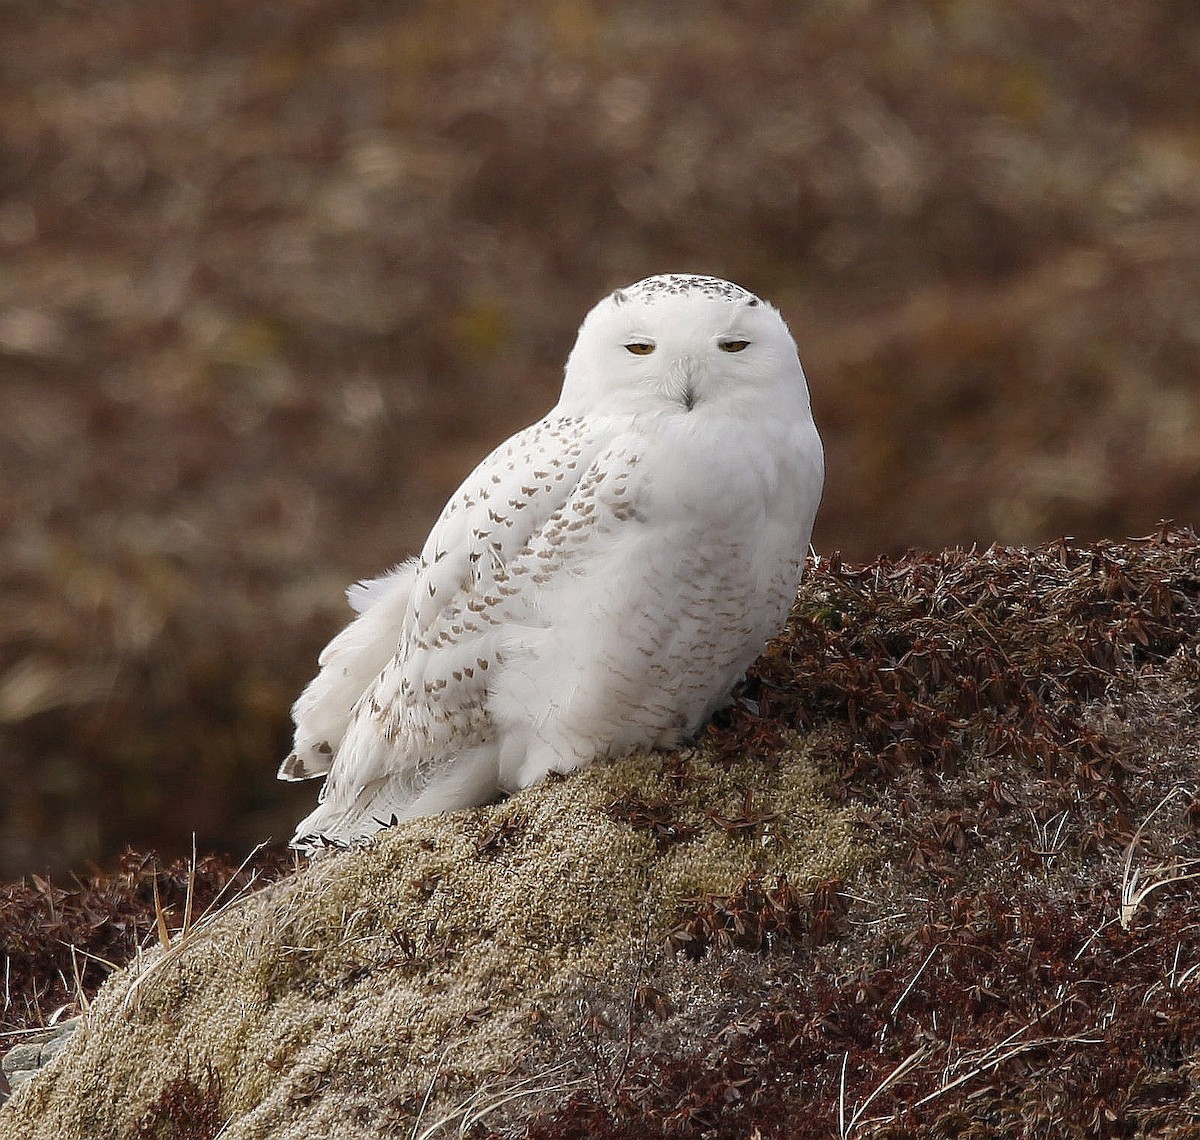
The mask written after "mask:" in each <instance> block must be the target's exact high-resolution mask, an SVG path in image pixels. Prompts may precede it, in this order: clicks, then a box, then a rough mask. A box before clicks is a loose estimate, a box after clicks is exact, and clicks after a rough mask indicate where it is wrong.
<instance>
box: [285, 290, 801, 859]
mask: <svg viewBox="0 0 1200 1140" xmlns="http://www.w3.org/2000/svg"><path fill="white" fill-rule="evenodd" d="M823 482H824V461H823V454H822V449H821V440H820V437H819V436H818V435H817V429H816V426H815V425H814V423H813V418H812V411H811V409H810V407H809V396H808V387H807V385H806V383H805V379H804V373H803V371H802V369H801V367H800V360H799V358H798V356H797V354H796V345H795V342H794V341H793V340H792V337H791V335H790V333H789V332H788V329H787V326H786V325H785V324H784V322H783V319H782V318H781V317H780V315H779V313H778V312H777V311H776V310H775V309H774V308H773V307H772V306H771V305H769V304H766V303H764V302H762V301H760V300H759V298H757V297H755V296H754V295H753V294H752V293H748V292H747V291H746V290H745V289H742V288H740V287H739V286H737V285H733V284H730V283H729V282H727V281H722V280H719V279H717V278H714V277H696V276H687V275H675V274H670V275H663V276H658V277H649V278H647V279H646V280H644V281H639V282H638V283H637V284H635V285H631V286H629V287H628V288H625V289H619V290H617V291H616V292H615V293H612V294H611V295H609V296H608V297H605V298H604V300H602V301H601V302H600V303H599V304H598V305H597V306H596V307H595V308H594V309H593V310H592V311H591V312H590V313H589V314H588V315H587V317H586V319H585V320H584V322H583V325H582V327H581V328H580V330H579V336H578V339H577V340H576V342H575V347H574V348H573V349H572V350H571V354H570V356H569V358H568V360H567V365H566V373H565V377H564V380H563V389H562V397H561V398H560V399H559V402H558V404H557V405H556V406H555V407H554V409H553V410H552V411H551V412H550V414H549V415H547V416H546V418H545V419H543V420H541V421H539V422H538V423H536V424H534V425H533V426H532V427H529V428H526V429H525V430H524V431H522V432H519V433H518V434H516V435H515V436H513V437H512V439H510V440H509V441H508V442H507V443H504V444H501V446H500V447H499V448H497V449H496V450H495V451H493V452H492V454H491V455H489V456H488V457H487V458H486V459H485V460H484V461H483V462H482V463H481V464H480V465H479V466H478V467H477V468H476V469H475V471H474V472H473V473H472V474H471V475H470V476H469V477H468V478H467V480H466V482H465V483H463V485H462V486H461V487H460V488H459V489H458V491H457V492H456V493H455V494H454V497H453V498H452V499H451V500H450V502H449V503H448V504H447V505H446V508H445V510H443V511H442V514H441V517H440V518H439V519H438V520H437V522H436V523H435V524H434V527H433V531H432V532H431V534H430V535H429V538H428V540H427V541H426V543H425V548H424V550H422V551H421V556H420V557H419V558H416V559H411V560H410V561H408V562H406V563H404V564H403V565H402V566H399V567H397V568H396V569H395V570H393V571H392V572H391V573H389V574H386V575H384V576H383V577H381V578H375V579H372V580H370V581H366V582H362V583H360V584H359V585H356V586H352V587H351V588H350V590H349V591H348V596H349V599H350V604H351V606H352V607H353V608H354V609H355V610H356V611H357V613H358V616H357V617H356V618H355V619H354V621H352V622H351V623H350V625H349V626H347V627H346V629H344V630H343V631H342V632H341V633H340V634H338V635H337V637H335V638H334V639H333V641H331V642H330V643H329V645H328V646H327V647H326V649H325V650H324V652H323V653H322V654H321V656H320V672H319V673H318V674H317V676H316V678H315V679H314V680H313V681H312V682H311V684H309V686H308V688H307V689H305V690H304V693H303V694H302V695H301V696H300V698H299V700H297V701H296V704H295V707H294V709H293V710H292V711H293V716H294V719H295V722H296V738H295V751H294V752H293V753H292V755H290V756H289V757H288V758H287V759H286V760H285V761H284V762H283V765H282V767H281V768H280V771H279V776H280V778H281V779H284V780H305V779H309V778H311V777H315V776H325V777H326V780H325V785H324V787H323V788H322V790H321V796H320V803H319V805H318V807H317V809H316V810H315V811H314V812H313V813H312V814H311V815H309V816H308V817H307V818H306V819H304V820H302V821H301V822H300V824H299V826H298V828H297V830H296V838H295V839H294V840H293V842H294V843H295V844H296V845H297V846H300V847H312V846H313V845H314V844H319V843H321V842H322V841H325V842H331V843H346V842H349V841H351V840H354V839H357V838H361V837H364V836H367V835H370V834H372V833H374V832H376V831H378V830H379V829H380V828H381V827H384V826H386V825H388V824H389V823H391V822H394V821H395V820H400V819H406V818H411V817H414V816H420V815H431V814H434V813H436V812H443V811H450V810H454V809H457V808H464V807H470V806H473V805H477V804H481V803H485V802H486V801H488V800H490V799H492V798H493V797H495V796H496V795H497V793H498V792H512V791H515V790H516V789H518V788H523V787H526V786H528V785H530V784H533V783H536V782H537V781H539V780H541V779H543V778H544V777H545V776H546V775H547V774H548V773H550V772H562V773H566V772H570V771H573V770H575V769H578V768H580V767H582V766H583V765H585V764H588V763H590V762H591V761H592V760H594V759H596V758H597V757H602V756H616V755H620V754H622V753H625V752H629V751H631V750H632V749H634V748H638V747H643V746H645V747H662V748H665V747H670V746H672V745H675V744H677V743H679V741H680V740H682V739H683V738H685V737H687V736H688V735H690V734H691V733H693V732H695V731H696V729H698V728H699V727H700V725H701V724H702V723H703V722H704V720H705V719H706V718H707V717H708V716H709V715H710V714H711V713H712V712H713V710H714V709H716V708H718V707H719V706H720V705H721V704H722V703H723V702H724V701H725V700H726V699H727V698H728V696H729V693H730V690H731V689H732V688H733V686H734V684H735V683H736V682H737V681H738V679H739V678H740V677H741V676H742V674H743V673H744V672H745V670H746V668H747V666H749V665H750V663H751V662H752V661H753V660H754V659H755V657H757V656H758V654H759V653H760V652H761V650H762V648H763V645H764V643H765V642H766V641H767V639H768V638H770V637H772V636H774V634H776V633H777V632H778V631H779V629H780V628H781V626H782V625H783V622H784V619H785V618H786V616H787V612H788V608H789V607H790V605H791V603H792V600H793V599H794V597H795V594H796V588H797V585H798V584H799V581H800V573H801V568H802V565H803V561H804V557H805V554H806V552H807V549H808V542H809V536H810V534H811V531H812V525H813V518H814V516H815V514H816V510H817V504H818V502H819V500H820V497H821V488H822V484H823Z"/></svg>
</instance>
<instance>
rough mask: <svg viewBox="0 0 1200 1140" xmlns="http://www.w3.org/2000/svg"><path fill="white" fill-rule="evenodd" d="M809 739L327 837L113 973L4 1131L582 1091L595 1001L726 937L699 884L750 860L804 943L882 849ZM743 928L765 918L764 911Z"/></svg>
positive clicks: (762, 891)
mask: <svg viewBox="0 0 1200 1140" xmlns="http://www.w3.org/2000/svg"><path fill="white" fill-rule="evenodd" d="M793 743H794V747H792V748H791V749H790V750H789V751H787V752H786V754H784V755H776V756H774V757H772V760H771V763H770V764H769V765H767V764H762V763H760V762H757V761H756V760H754V759H753V758H743V759H742V760H740V761H737V762H723V761H721V760H720V758H718V757H717V756H715V755H713V754H712V753H711V752H706V751H704V750H703V749H697V750H694V751H691V752H685V753H677V754H671V755H663V754H653V755H649V756H634V757H631V758H627V759H625V760H623V761H620V762H618V763H615V764H604V765H599V766H597V767H595V768H593V769H591V770H589V771H587V772H584V773H582V774H580V775H578V776H574V777H572V778H570V779H568V780H563V781H553V782H551V783H549V784H546V785H544V786H542V787H539V788H534V789H530V790H528V791H526V792H524V793H522V794H520V795H518V796H515V797H513V798H512V799H510V800H508V801H507V802H505V803H503V804H501V805H498V806H495V807H491V808H485V809H481V810H479V811H475V812H470V813H461V814H458V815H454V816H449V817H439V818H433V819H423V820H416V821H412V822H410V823H406V824H403V825H401V826H399V827H396V828H393V829H391V830H389V831H387V832H385V833H383V834H382V835H381V836H380V838H379V839H378V840H377V841H375V842H371V843H369V844H365V845H362V846H358V847H354V848H351V849H349V850H346V851H335V852H330V853H329V854H328V855H325V856H323V857H321V858H319V859H317V860H316V861H315V862H314V863H313V864H312V865H311V866H309V867H308V868H306V869H305V870H303V871H301V872H300V873H298V874H296V875H295V876H293V877H292V878H289V879H286V880H283V881H280V882H278V883H275V884H273V885H272V886H270V887H268V888H266V889H264V890H262V891H260V892H258V893H257V894H254V895H251V896H249V897H247V898H244V899H243V900H241V901H240V902H239V903H237V904H236V905H234V906H233V907H231V908H230V909H229V910H227V911H226V912H225V913H224V914H222V915H220V916H219V917H218V918H216V919H215V920H213V921H211V922H209V923H206V924H205V925H203V926H202V927H201V928H198V929H196V930H194V931H193V932H191V933H190V934H189V935H188V936H187V937H185V938H184V939H182V941H179V942H177V943H176V944H175V945H174V946H173V947H172V948H171V949H170V950H168V951H166V952H162V951H159V952H156V953H152V954H148V955H146V956H145V957H144V959H143V960H142V961H141V962H140V963H139V964H135V965H134V966H133V967H132V968H130V969H128V970H126V971H125V972H123V973H121V974H119V975H117V976H116V977H114V978H113V979H112V981H111V982H110V983H109V984H108V985H107V986H106V987H105V988H104V989H103V990H102V991H101V993H100V995H99V997H98V998H97V1000H96V1001H95V1003H94V1005H93V1006H92V1009H91V1012H90V1014H89V1015H88V1017H87V1019H86V1022H85V1025H84V1027H83V1028H82V1030H81V1031H80V1032H79V1033H78V1034H77V1035H76V1037H75V1038H74V1039H73V1040H72V1041H71V1042H70V1043H69V1044H68V1046H67V1047H66V1049H65V1050H64V1053H63V1056H62V1057H61V1058H60V1059H59V1061H58V1062H57V1063H56V1064H54V1065H52V1066H51V1067H50V1068H49V1069H48V1070H47V1071H46V1072H45V1073H44V1074H43V1075H41V1076H39V1077H38V1078H37V1079H36V1080H34V1081H31V1082H29V1083H28V1084H27V1085H25V1086H23V1087H22V1088H20V1089H19V1090H18V1091H17V1092H16V1093H15V1095H14V1096H13V1098H12V1100H11V1101H10V1102H9V1104H8V1105H6V1106H5V1107H4V1108H3V1109H0V1128H2V1130H3V1133H4V1135H5V1136H7V1137H11V1138H13V1140H21V1138H25V1137H28V1138H30V1140H33V1138H34V1137H44V1136H49V1135H53V1136H56V1137H58V1138H59V1140H72V1138H75V1137H78V1138H79V1140H84V1138H86V1140H102V1138H106V1137H112V1138H114V1140H116V1138H118V1137H119V1138H122V1140H125V1138H128V1137H131V1136H155V1137H157V1136H159V1135H174V1134H175V1133H173V1132H170V1131H163V1129H167V1128H168V1126H173V1125H172V1122H175V1123H176V1124H177V1123H178V1121H179V1120H180V1119H186V1120H189V1121H192V1122H193V1124H192V1125H191V1126H192V1127H195V1124H194V1122H195V1121H196V1120H197V1119H200V1118H202V1117H203V1118H204V1119H211V1120H213V1121H219V1122H220V1124H221V1125H223V1126H224V1131H222V1132H221V1135H222V1137H224V1138H226V1140H248V1138H251V1137H263V1138H266V1137H270V1138H271V1140H286V1138H289V1137H296V1138H300V1137H305V1138H308V1137H312V1136H331V1137H332V1136H343V1135H344V1136H354V1137H356V1138H363V1137H371V1136H381V1137H382V1136H394V1135H396V1134H397V1129H400V1130H401V1131H402V1132H403V1134H404V1135H409V1134H410V1133H412V1134H414V1135H420V1134H422V1130H426V1129H428V1128H430V1127H431V1126H432V1125H433V1124H434V1123H435V1122H437V1121H438V1120H444V1121H455V1122H457V1121H459V1120H460V1119H461V1118H462V1117H463V1116H464V1114H470V1113H476V1114H478V1113H480V1112H481V1111H482V1110H483V1109H485V1108H486V1106H487V1104H488V1103H490V1102H491V1101H495V1102H497V1103H501V1102H503V1100H504V1098H505V1097H508V1096H510V1095H513V1094H514V1092H515V1094H516V1095H518V1096H520V1097H524V1098H525V1099H527V1100H528V1101H538V1102H542V1101H545V1100H546V1098H547V1097H553V1096H554V1095H559V1094H561V1092H563V1091H565V1089H567V1088H570V1087H571V1086H572V1084H573V1082H577V1081H578V1080H579V1079H580V1077H581V1075H582V1074H581V1072H580V1071H579V1070H575V1071H564V1070H563V1068H562V1066H561V1061H562V1047H561V1040H562V1039H563V1037H564V1036H569V1035H570V1034H571V1033H574V1032H575V1031H576V1029H577V1028H578V1027H579V1026H580V1024H581V1012H580V1011H581V1006H580V1002H581V1001H582V1002H584V1003H585V1005H587V1004H588V1002H589V1001H590V1002H591V1003H592V1004H593V1005H594V1004H595V1002H594V998H595V995H596V993H597V992H599V991H600V990H603V989H605V987H613V992H620V990H621V985H622V984H624V983H626V982H627V983H628V984H627V986H626V988H627V989H628V990H629V993H630V994H635V995H636V994H637V992H638V987H637V984H636V979H637V977H638V976H639V973H640V972H642V971H644V970H645V969H647V968H648V967H650V966H651V965H653V964H655V963H659V964H661V962H662V961H663V959H664V956H669V955H670V953H671V951H670V949H669V947H668V945H667V943H668V941H669V939H670V937H671V936H672V935H673V934H674V936H675V938H676V939H677V940H678V939H683V940H684V941H685V942H686V940H687V939H688V938H691V937H696V936H699V937H701V938H704V937H705V936H706V935H705V933H704V930H703V929H700V930H698V931H693V932H692V933H691V934H689V933H688V931H687V930H686V929H679V930H676V927H677V926H678V913H677V912H678V908H679V907H680V906H681V905H682V904H686V903H688V902H689V900H690V901H691V902H692V904H693V906H695V905H696V904H697V902H698V901H700V900H704V899H705V898H707V897H709V896H715V897H717V898H721V897H725V896H728V895H729V893H730V891H731V890H733V889H734V888H735V887H737V886H738V884H742V883H747V881H748V882H749V888H748V889H749V890H750V891H752V892H757V897H758V898H759V903H758V914H759V918H757V919H754V920H752V925H753V927H754V930H753V931H752V932H750V933H751V934H752V935H753V937H755V938H757V939H758V940H759V941H760V942H762V941H763V940H768V941H769V940H770V939H772V938H776V937H777V938H781V939H782V938H794V937H797V936H798V935H802V934H803V929H804V927H805V925H806V919H805V915H804V913H803V906H802V905H801V904H798V902H797V900H798V899H800V898H801V896H800V895H798V894H797V893H796V892H797V889H803V888H811V887H812V886H814V885H816V884H818V883H820V882H822V881H825V880H829V879H832V878H838V877H841V876H844V875H847V874H848V873H849V872H850V871H851V870H852V869H853V868H854V867H855V866H856V865H857V864H858V863H859V862H860V861H861V858H862V851H861V848H860V847H859V846H858V845H856V844H855V842H854V841H853V840H852V835H851V831H852V827H851V819H850V814H849V812H848V811H847V810H846V809H844V808H839V807H837V806H835V805H834V804H833V803H832V802H831V801H830V800H829V799H828V798H827V797H826V796H825V795H824V793H823V791H822V786H823V784H824V783H825V780H826V777H824V776H823V775H822V774H821V772H820V771H819V770H818V767H817V766H816V765H815V763H814V761H813V758H812V751H811V748H810V747H809V746H808V745H807V744H805V743H802V742H800V741H794V742H793ZM751 789H753V791H751ZM781 877H782V878H781ZM789 884H790V885H789ZM764 908H765V909H766V910H768V911H770V915H768V916H767V918H766V919H764V918H763V917H762V915H763V912H764ZM772 916H774V917H772ZM719 925H720V924H719V923H718V926H719ZM737 925H740V926H741V929H740V930H738V929H735V926H737ZM711 930H712V923H711V921H710V923H709V933H711ZM724 936H725V937H727V938H728V939H729V941H730V942H731V944H737V943H738V941H739V939H743V938H745V937H748V936H749V935H748V933H747V930H746V927H745V921H743V920H741V919H737V920H736V921H733V922H732V925H731V926H730V929H729V931H728V933H727V934H726V935H724ZM598 981H599V984H597V983H598ZM588 995H591V996H590V997H589V996H588ZM644 999H645V995H644V994H642V995H641V997H640V998H639V999H638V1000H644ZM664 1000H665V999H664ZM660 1012H662V1010H661V1009H660ZM587 1016H588V1017H592V1018H595V1019H599V1022H598V1023H602V1022H604V1020H605V1018H606V1016H607V1014H606V1013H605V1012H604V1011H603V1010H601V1009H591V1011H590V1012H589V1013H588V1015H587ZM556 1041H558V1042H559V1044H556ZM556 1089H557V1090H559V1094H556V1093H554V1092H553V1090H556ZM488 1090H495V1091H493V1092H490V1093H489V1092H488ZM206 1114H207V1115H206ZM156 1129H157V1130H156ZM189 1134H195V1133H189ZM204 1134H205V1135H207V1134H208V1133H204ZM213 1134H214V1135H215V1133H213Z"/></svg>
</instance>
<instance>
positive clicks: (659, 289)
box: [613, 273, 758, 305]
mask: <svg viewBox="0 0 1200 1140" xmlns="http://www.w3.org/2000/svg"><path fill="white" fill-rule="evenodd" d="M693 293H695V294H699V295H700V296H701V297H704V298H706V299H707V300H710V301H742V302H746V303H749V304H751V305H757V304H758V298H757V297H756V296H755V295H754V294H753V293H751V292H750V291H749V290H748V289H743V288H742V287H741V286H740V285H735V284H734V283H733V282H732V281H723V280H722V279H721V278H720V277H703V276H700V275H699V274H694V273H659V274H657V275H656V276H654V277H646V278H644V279H643V280H641V281H637V282H635V283H634V284H632V285H627V286H626V287H625V288H624V289H618V290H617V291H616V292H615V293H614V294H613V300H615V301H616V302H617V303H618V304H620V303H621V302H622V301H626V300H634V299H636V300H639V301H656V300H658V299H659V298H662V297H680V296H683V295H685V294H693Z"/></svg>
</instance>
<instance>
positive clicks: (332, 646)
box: [279, 560, 417, 780]
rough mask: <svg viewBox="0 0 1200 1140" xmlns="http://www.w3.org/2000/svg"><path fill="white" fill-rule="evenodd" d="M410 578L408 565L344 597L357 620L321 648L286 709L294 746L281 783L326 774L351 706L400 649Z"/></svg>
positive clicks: (354, 588)
mask: <svg viewBox="0 0 1200 1140" xmlns="http://www.w3.org/2000/svg"><path fill="white" fill-rule="evenodd" d="M416 576H417V564H416V561H415V560H410V561H409V562H405V563H404V564H403V565H401V566H397V567H396V568H395V569H394V570H392V571H391V572H390V573H388V574H385V575H383V577H381V578H374V579H372V580H370V581H368V582H360V583H359V584H358V585H356V586H351V587H350V589H349V590H348V591H347V596H348V597H349V600H350V605H351V606H353V608H354V609H355V610H357V611H358V616H357V617H356V618H355V619H354V620H353V621H352V622H351V623H350V624H349V625H348V626H346V628H345V629H343V630H342V632H341V633H339V634H338V635H337V637H335V638H334V639H333V640H332V641H331V642H330V643H329V644H328V645H327V646H326V647H325V649H324V651H323V652H322V653H321V656H320V657H319V658H318V663H319V665H320V671H319V672H318V673H317V675H316V676H315V677H314V678H313V679H312V681H310V682H309V685H308V687H307V688H306V689H305V690H304V692H303V693H301V694H300V696H299V698H298V699H297V701H296V703H295V704H294V705H293V706H292V720H294V721H295V723H296V737H295V744H294V745H293V748H292V753H291V755H290V756H288V758H287V759H286V760H284V762H283V763H282V764H281V765H280V766H279V778H280V779H281V780H311V779H312V778H313V777H315V776H323V775H325V773H326V772H328V771H329V768H330V766H331V765H332V763H333V757H334V754H335V753H336V752H337V749H338V745H339V744H340V743H341V739H342V737H343V735H345V732H346V726H347V725H348V724H349V723H350V713H351V710H352V709H353V708H354V703H355V702H356V701H357V700H358V698H359V697H360V696H362V694H363V692H364V691H365V690H366V688H367V686H368V685H369V684H370V683H371V682H372V681H373V680H375V678H376V677H377V676H379V673H380V671H381V670H382V669H383V667H384V666H385V665H386V664H387V663H388V662H389V661H390V660H391V659H392V656H393V655H394V654H395V652H396V650H397V648H398V647H399V645H400V631H401V628H402V627H403V624H404V615H405V611H406V610H407V609H408V601H409V598H410V597H411V596H412V590H413V582H414V581H415V580H416Z"/></svg>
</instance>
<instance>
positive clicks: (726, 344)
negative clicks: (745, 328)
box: [717, 340, 750, 352]
mask: <svg viewBox="0 0 1200 1140" xmlns="http://www.w3.org/2000/svg"><path fill="white" fill-rule="evenodd" d="M749 344H750V342H749V341H748V340H719V341H717V347H718V348H719V349H720V350H721V351H722V352H741V351H742V349H743V348H746V347H748V346H749Z"/></svg>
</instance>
